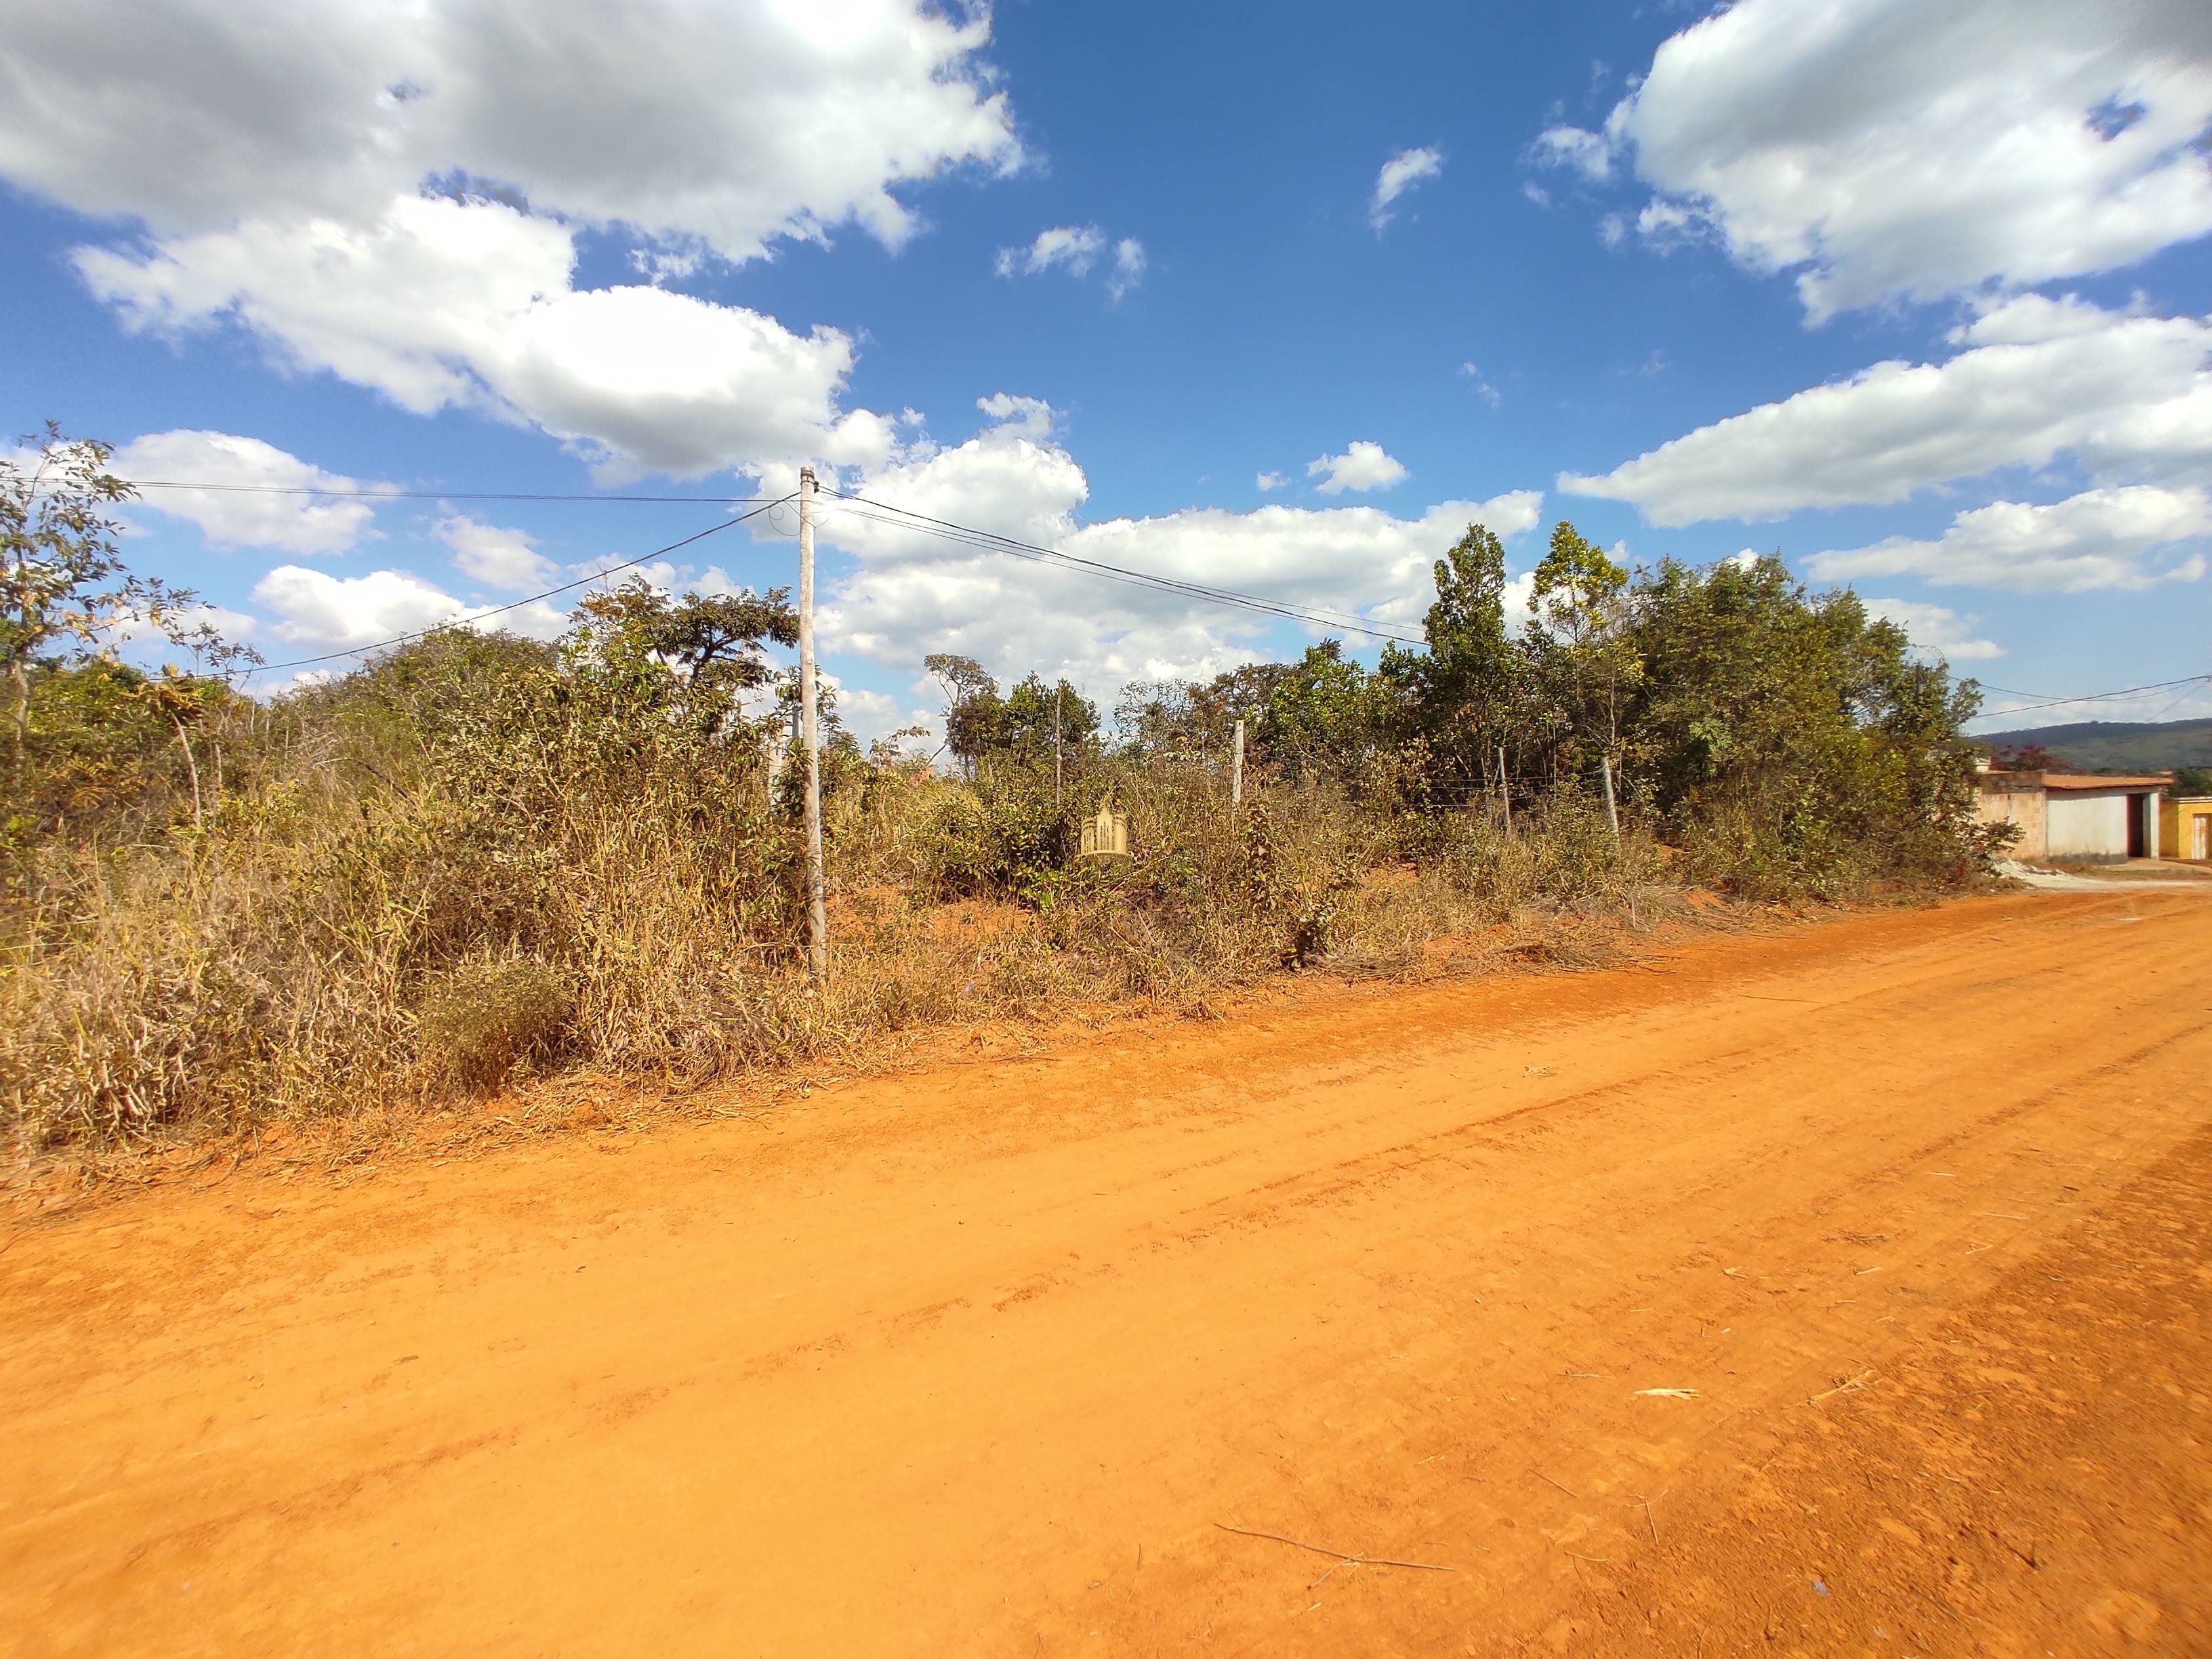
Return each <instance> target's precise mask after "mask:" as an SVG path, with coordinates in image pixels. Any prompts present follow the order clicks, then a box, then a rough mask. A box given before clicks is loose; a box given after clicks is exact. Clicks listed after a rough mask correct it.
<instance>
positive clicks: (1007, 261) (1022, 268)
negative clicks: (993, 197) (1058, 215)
mask: <svg viewBox="0 0 2212 1659" xmlns="http://www.w3.org/2000/svg"><path fill="white" fill-rule="evenodd" d="M1105 251H1106V233H1105V232H1104V231H1103V230H1101V229H1099V228H1098V227H1097V226H1096V225H1054V226H1053V227H1052V228H1050V229H1049V230H1041V231H1039V232H1037V234H1036V240H1035V241H1033V242H1031V243H1030V245H1029V246H1027V247H1002V248H1000V250H999V258H998V262H997V266H996V269H997V270H998V273H999V275H1000V276H1038V275H1041V274H1042V273H1043V272H1045V271H1048V270H1051V269H1052V268H1053V267H1054V265H1066V267H1067V268H1068V270H1070V271H1071V272H1072V273H1073V274H1074V275H1075V276H1083V275H1085V273H1087V272H1088V271H1089V270H1090V269H1091V266H1092V265H1094V264H1097V262H1098V256H1099V255H1100V254H1101V253H1103V252H1105Z"/></svg>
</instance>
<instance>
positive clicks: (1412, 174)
mask: <svg viewBox="0 0 2212 1659" xmlns="http://www.w3.org/2000/svg"><path fill="white" fill-rule="evenodd" d="M1443 170H1444V153H1443V151H1442V150H1440V149H1437V148H1436V146H1434V145H1433V144H1430V145H1425V146H1423V147H1422V148H1421V149H1401V150H1400V151H1399V152H1398V153H1397V154H1396V155H1394V156H1392V157H1391V158H1390V159H1389V161H1385V162H1384V163H1383V170H1382V172H1380V173H1377V174H1376V175H1375V194H1374V196H1373V197H1371V198H1370V200H1369V202H1368V204H1367V222H1368V223H1369V224H1370V225H1372V226H1374V227H1375V230H1376V234H1378V235H1379V234H1381V233H1382V230H1383V227H1384V226H1385V225H1387V224H1389V222H1390V221H1391V220H1392V219H1394V218H1395V217H1396V215H1395V214H1394V213H1392V212H1391V211H1390V204H1391V203H1393V202H1395V201H1396V200H1397V199H1398V198H1399V197H1401V196H1403V195H1404V194H1405V193H1406V192H1407V191H1409V190H1411V189H1413V186H1414V185H1418V184H1419V183H1420V182H1421V180H1422V179H1434V178H1437V177H1438V176H1439V175H1441V174H1442V173H1443Z"/></svg>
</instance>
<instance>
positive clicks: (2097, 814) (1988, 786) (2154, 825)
mask: <svg viewBox="0 0 2212 1659" xmlns="http://www.w3.org/2000/svg"><path fill="white" fill-rule="evenodd" d="M2171 782H2172V779H2171V778H2167V777H2165V776H2156V777H2141V778H2108V777H2094V776H2091V775H2087V774H2074V773H2066V772H1989V771H1984V773H1983V774H1982V778H1981V799H1980V802H1979V811H1980V817H1981V820H1982V822H1983V823H2013V824H2017V825H2019V826H2020V837H2019V839H2018V840H2016V841H2015V842H2013V844H2012V846H2011V848H2009V849H2008V854H2007V856H2008V857H2010V858H2016V859H2021V860H2027V861H2028V862H2030V863H2034V862H2039V861H2041V860H2053V861H2057V862H2062V863H2067V864H2118V863H2119V862H2121V861H2122V860H2126V859H2154V858H2158V857H2160V848H2159V833H2158V832H2159V802H2160V797H2162V796H2163V795H2164V793H2166V787H2167V786H2168V785H2169V784H2170V783H2171Z"/></svg>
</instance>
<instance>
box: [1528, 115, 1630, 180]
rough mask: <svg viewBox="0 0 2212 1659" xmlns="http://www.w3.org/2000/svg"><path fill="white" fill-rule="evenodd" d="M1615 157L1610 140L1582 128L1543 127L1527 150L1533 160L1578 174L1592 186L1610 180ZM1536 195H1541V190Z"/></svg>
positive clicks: (1611, 140)
mask: <svg viewBox="0 0 2212 1659" xmlns="http://www.w3.org/2000/svg"><path fill="white" fill-rule="evenodd" d="M1615 153H1616V149H1615V143H1614V140H1613V138H1612V137H1608V136H1607V134H1605V133H1602V132H1592V131H1589V129H1587V128H1585V127H1570V126H1553V127H1546V128H1545V129H1544V130H1543V131H1541V132H1540V133H1538V134H1537V135H1536V142H1535V143H1534V144H1532V145H1530V146H1529V155H1530V158H1531V159H1532V160H1534V161H1538V162H1540V163H1541V164H1543V165H1545V166H1547V167H1565V168H1568V169H1570V170H1571V171H1573V172H1576V173H1580V174H1582V176H1583V178H1584V179H1588V180H1589V182H1590V183H1592V184H1594V185H1595V184H1602V183H1603V182H1604V181H1605V180H1606V179H1608V178H1610V177H1611V176H1612V174H1613V157H1614V155H1615ZM1524 188H1525V187H1524ZM1538 193H1539V194H1540V195H1541V187H1539V189H1538Z"/></svg>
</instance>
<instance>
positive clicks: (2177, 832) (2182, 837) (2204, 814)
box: [2158, 800, 2212, 859]
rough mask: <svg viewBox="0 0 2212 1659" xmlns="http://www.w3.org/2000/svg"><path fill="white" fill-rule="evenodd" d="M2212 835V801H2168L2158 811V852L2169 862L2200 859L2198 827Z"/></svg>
mask: <svg viewBox="0 0 2212 1659" xmlns="http://www.w3.org/2000/svg"><path fill="white" fill-rule="evenodd" d="M2198 823H2203V824H2204V826H2205V828H2204V830H2203V833H2204V834H2205V835H2206V836H2212V800H2169V801H2167V802H2166V804H2165V805H2163V806H2161V807H2160V809H2159V814H2158V850H2159V851H2160V853H2162V854H2165V855H2166V857H2167V858H2170V859H2201V858H2203V856H2204V854H2203V853H2200V852H2198V851H2197V833H2198V831H2197V825H2198Z"/></svg>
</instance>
